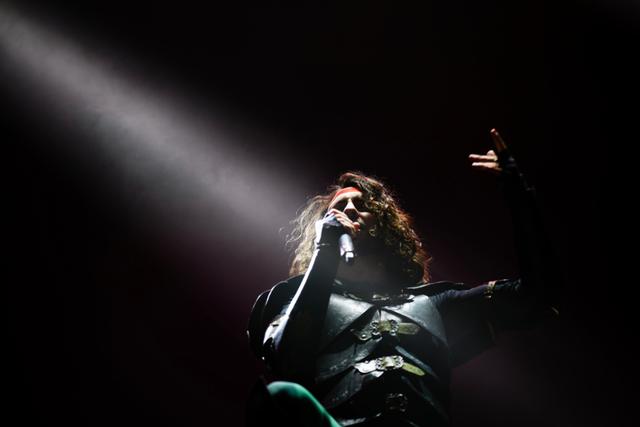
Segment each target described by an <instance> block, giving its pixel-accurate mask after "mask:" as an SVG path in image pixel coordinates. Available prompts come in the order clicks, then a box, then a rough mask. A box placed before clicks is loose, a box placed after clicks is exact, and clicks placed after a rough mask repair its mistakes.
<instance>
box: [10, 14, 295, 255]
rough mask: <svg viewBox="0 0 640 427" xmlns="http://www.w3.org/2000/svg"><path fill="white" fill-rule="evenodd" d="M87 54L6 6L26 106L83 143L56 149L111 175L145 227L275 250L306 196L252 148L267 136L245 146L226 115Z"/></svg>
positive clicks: (113, 59)
mask: <svg viewBox="0 0 640 427" xmlns="http://www.w3.org/2000/svg"><path fill="white" fill-rule="evenodd" d="M89 44H90V43H87V42H86V41H83V43H80V42H79V41H77V40H73V39H71V38H70V37H69V36H66V35H65V34H64V32H63V31H60V30H57V29H56V28H55V27H54V26H53V25H52V24H51V23H43V22H39V21H37V20H35V19H32V18H29V17H27V16H26V15H24V14H22V13H21V12H19V11H17V10H14V9H10V8H9V7H7V6H3V5H0V59H1V60H2V61H3V62H4V65H3V66H4V67H5V68H6V69H7V70H9V73H10V74H11V75H12V76H15V78H16V81H19V82H21V86H20V87H21V89H23V95H24V100H25V102H28V103H32V104H34V105H39V109H40V110H41V111H43V112H45V113H44V115H45V116H46V117H44V119H45V120H49V121H51V120H53V121H55V122H59V123H61V124H62V125H64V126H65V127H67V128H72V129H73V131H74V132H75V133H76V134H77V135H80V137H81V138H78V137H77V136H76V137H74V138H70V140H69V141H70V142H71V141H73V144H77V141H80V140H82V141H83V142H82V143H81V145H80V146H75V147H59V149H61V150H69V151H71V152H76V153H81V155H80V156H78V158H82V156H92V157H93V156H98V157H100V159H101V164H108V165H110V168H111V170H110V171H109V174H110V176H109V177H108V178H109V179H110V180H112V182H113V186H114V188H117V189H118V191H119V192H120V193H122V194H125V198H126V199H128V200H129V201H130V202H131V203H132V205H131V206H134V207H135V211H136V212H139V215H140V220H141V221H147V220H148V219H150V218H151V219H154V220H158V219H160V220H161V222H163V223H165V224H166V223H171V222H173V225H175V226H177V227H192V228H193V229H192V230H191V231H193V232H196V233H198V234H199V236H200V238H203V237H204V238H205V239H209V241H210V244H211V245H220V244H223V245H228V244H230V243H233V242H236V243H237V242H239V241H241V240H244V239H245V236H247V235H250V236H252V239H263V240H267V241H270V242H274V241H275V239H276V236H277V230H278V229H279V228H280V227H282V226H283V225H285V224H286V223H287V219H288V218H290V217H291V216H292V214H293V213H294V212H295V209H296V207H298V206H299V205H300V203H301V202H302V201H303V200H304V192H303V191H302V190H301V189H300V188H298V184H296V183H295V182H294V180H293V179H291V177H289V176H286V175H284V174H282V173H279V172H278V171H279V170H290V169H291V168H290V167H288V169H285V165H284V164H281V165H276V164H274V162H273V161H271V162H270V163H268V164H265V163H264V162H263V161H261V159H259V158H254V157H253V156H252V155H251V153H250V152H249V149H250V147H251V146H252V145H254V146H255V145H257V144H258V143H263V144H264V143H265V142H264V141H259V140H248V139H247V138H250V139H255V138H263V137H264V136H263V135H260V134H255V133H254V135H250V134H251V132H253V131H252V130H251V129H249V131H248V132H246V133H245V134H244V136H240V134H239V133H238V132H235V131H233V130H231V129H230V128H229V126H228V123H229V120H230V117H229V116H228V114H227V115H225V114H224V113H223V112H222V111H217V112H215V111H210V107H209V110H207V111H203V110H202V107H198V106H197V105H196V103H195V102H191V101H190V100H189V99H187V98H186V97H185V96H183V95H180V92H179V91H178V90H177V89H175V88H173V87H169V86H170V85H167V84H166V82H159V81H158V80H157V79H156V80H153V79H151V78H150V76H145V75H142V74H141V73H140V72H139V71H138V72H133V71H131V69H132V68H133V67H129V66H128V64H129V63H128V62H127V61H128V59H126V58H124V62H123V58H121V57H118V54H117V53H116V54H114V52H110V51H109V50H108V49H105V48H104V46H102V47H96V45H92V46H89ZM123 64H124V65H123ZM151 77H152V76H151ZM159 83H160V84H165V85H164V86H161V85H160V84H159ZM25 88H26V89H27V90H28V92H27V90H24V89H25ZM21 95H22V94H21ZM38 120H42V119H39V118H37V117H35V118H34V121H33V124H34V126H37V125H38ZM234 132H235V133H234ZM247 134H249V135H247ZM238 143H239V144H238ZM266 143H268V142H266ZM236 144H238V145H237V146H235V147H234V145H236ZM85 158H86V157H85ZM272 158H278V156H272ZM90 160H91V159H88V161H90ZM285 161H286V159H285V158H282V160H281V162H283V163H284V162H285ZM289 164H290V162H289ZM239 224H241V226H239ZM239 229H241V230H243V232H244V236H238V235H237V231H238V230H239ZM278 239H279V237H278ZM280 244H281V240H280Z"/></svg>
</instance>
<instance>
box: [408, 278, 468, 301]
mask: <svg viewBox="0 0 640 427" xmlns="http://www.w3.org/2000/svg"><path fill="white" fill-rule="evenodd" d="M468 289H469V286H467V285H465V284H464V283H460V282H450V281H447V280H441V281H439V282H429V283H418V284H416V285H413V286H407V287H405V288H403V290H404V292H406V293H410V294H413V295H426V296H429V297H432V296H435V295H439V294H442V293H444V292H446V291H451V290H453V291H465V290H468Z"/></svg>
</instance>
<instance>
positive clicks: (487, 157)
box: [469, 152, 498, 162]
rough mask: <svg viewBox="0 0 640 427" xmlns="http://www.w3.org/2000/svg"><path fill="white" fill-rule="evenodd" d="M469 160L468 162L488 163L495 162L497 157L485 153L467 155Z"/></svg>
mask: <svg viewBox="0 0 640 427" xmlns="http://www.w3.org/2000/svg"><path fill="white" fill-rule="evenodd" d="M469 159H470V160H482V161H488V162H495V161H496V160H498V156H496V154H495V153H493V154H489V153H488V152H487V154H469Z"/></svg>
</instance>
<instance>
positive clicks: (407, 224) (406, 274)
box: [286, 171, 431, 284]
mask: <svg viewBox="0 0 640 427" xmlns="http://www.w3.org/2000/svg"><path fill="white" fill-rule="evenodd" d="M345 187H355V188H357V189H359V190H360V191H361V192H362V195H363V200H364V206H365V207H366V208H367V210H368V211H369V212H372V213H374V214H375V218H376V223H375V225H374V226H372V227H371V228H369V229H368V233H369V235H370V236H371V237H373V238H375V239H378V240H379V242H381V243H382V245H381V247H382V248H383V249H382V250H383V251H385V254H384V255H385V257H384V259H385V260H386V262H387V268H388V269H389V271H390V272H391V273H392V274H393V276H394V277H397V278H398V280H399V281H400V283H401V284H416V283H418V282H420V281H423V282H425V283H427V282H428V281H429V269H428V266H429V263H430V262H431V257H430V256H428V254H427V252H426V250H425V249H424V248H423V246H422V243H421V241H420V238H419V237H418V235H417V234H416V232H415V231H414V230H413V227H412V225H413V219H412V218H411V216H410V215H409V214H408V213H407V212H405V211H404V210H402V209H401V208H400V206H399V204H398V202H397V201H396V199H395V197H394V195H393V193H392V192H391V190H390V189H389V188H387V186H386V185H385V184H383V183H382V182H381V181H380V180H379V179H377V178H374V177H371V176H367V175H364V174H363V173H361V172H357V171H353V172H346V173H343V174H342V175H340V177H339V178H338V180H337V182H336V184H333V185H331V186H329V187H328V189H327V190H328V191H329V193H327V194H321V195H317V196H315V197H312V198H311V199H309V200H308V201H307V203H306V204H305V205H304V206H303V207H302V209H301V210H300V211H299V214H298V215H297V217H296V218H295V219H293V220H292V221H291V224H292V226H293V229H292V231H291V233H289V235H288V236H287V242H286V243H287V247H288V248H289V249H290V250H291V249H293V261H292V263H291V268H290V269H289V274H291V276H295V275H299V274H303V273H304V272H305V271H306V270H307V268H308V267H309V264H310V262H311V257H312V255H313V251H314V249H315V247H314V238H315V222H316V221H317V220H320V219H322V218H323V216H324V214H325V213H326V210H327V208H328V207H329V204H330V202H331V200H332V199H333V196H334V195H335V194H336V192H337V191H338V190H340V189H341V188H345Z"/></svg>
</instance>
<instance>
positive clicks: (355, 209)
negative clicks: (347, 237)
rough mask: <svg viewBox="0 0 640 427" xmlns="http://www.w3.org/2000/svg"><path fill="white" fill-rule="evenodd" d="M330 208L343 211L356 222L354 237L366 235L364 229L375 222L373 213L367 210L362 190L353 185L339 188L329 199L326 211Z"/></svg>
mask: <svg viewBox="0 0 640 427" xmlns="http://www.w3.org/2000/svg"><path fill="white" fill-rule="evenodd" d="M331 209H336V210H338V211H340V212H342V213H344V214H345V215H346V216H347V218H348V219H349V220H351V221H352V222H354V223H357V224H358V226H357V227H358V228H359V231H358V233H357V234H356V238H361V237H362V236H367V235H368V233H367V232H366V231H367V230H368V229H369V228H371V227H372V226H373V225H374V224H375V222H376V217H375V214H374V213H373V212H368V211H367V208H366V206H365V204H364V199H363V194H362V192H361V191H360V190H358V189H357V188H354V187H348V188H343V189H341V190H339V191H338V192H337V193H336V195H335V196H334V198H333V200H331V203H330V204H329V207H328V208H327V212H328V211H330V210H331ZM363 231H364V233H363Z"/></svg>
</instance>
